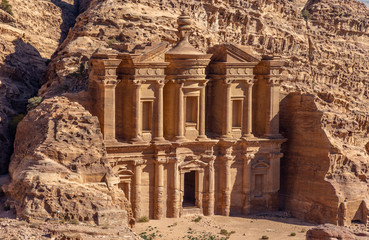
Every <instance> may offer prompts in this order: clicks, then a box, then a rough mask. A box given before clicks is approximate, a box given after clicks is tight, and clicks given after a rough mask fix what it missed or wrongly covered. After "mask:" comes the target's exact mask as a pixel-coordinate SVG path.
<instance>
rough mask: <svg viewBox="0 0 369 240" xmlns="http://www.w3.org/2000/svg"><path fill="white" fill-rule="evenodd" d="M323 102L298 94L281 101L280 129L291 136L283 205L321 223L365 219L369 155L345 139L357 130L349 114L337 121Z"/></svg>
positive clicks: (283, 163)
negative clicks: (350, 125)
mask: <svg viewBox="0 0 369 240" xmlns="http://www.w3.org/2000/svg"><path fill="white" fill-rule="evenodd" d="M320 96H321V97H323V95H322V94H321V95H320ZM324 99H327V98H324ZM331 99H333V96H331ZM323 102H324V101H323V100H322V98H320V97H317V96H314V95H310V94H299V93H293V94H289V95H287V96H286V97H284V99H283V100H282V101H281V114H280V116H281V132H282V133H283V135H284V136H286V137H287V138H288V142H286V143H285V144H284V147H283V151H284V158H283V159H282V160H281V191H280V194H281V206H282V207H284V208H285V209H286V210H288V211H290V212H291V213H292V214H293V215H295V216H297V217H299V218H302V219H305V220H308V221H313V222H317V223H322V222H328V223H333V224H340V225H345V226H346V225H350V224H351V221H353V220H355V221H361V222H362V223H366V221H367V214H368V211H367V202H368V192H367V188H368V183H367V179H368V167H369V157H368V155H367V154H366V153H365V152H364V149H363V148H360V147H355V146H354V145H351V146H350V147H349V146H348V144H349V143H345V139H342V132H341V131H343V133H344V135H347V134H348V132H350V131H352V132H355V131H354V128H350V127H349V126H346V125H345V124H347V123H348V122H349V121H350V119H349V118H347V119H345V121H344V122H341V127H338V126H335V125H337V124H338V125H340V122H339V121H337V119H339V117H342V116H340V115H337V113H335V114H334V113H332V112H331V111H332V110H333V109H335V107H333V106H331V107H330V108H326V107H325V106H324V104H322V103H323ZM342 124H343V125H342ZM332 126H335V127H332ZM337 131H338V132H337ZM340 132H341V134H338V133H340ZM342 204H343V206H341V205H342Z"/></svg>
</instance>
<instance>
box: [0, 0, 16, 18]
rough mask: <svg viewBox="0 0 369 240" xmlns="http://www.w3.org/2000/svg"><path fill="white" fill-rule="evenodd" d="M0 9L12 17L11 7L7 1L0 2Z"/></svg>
mask: <svg viewBox="0 0 369 240" xmlns="http://www.w3.org/2000/svg"><path fill="white" fill-rule="evenodd" d="M0 9H2V10H4V11H5V12H7V13H9V14H10V15H12V16H13V11H12V5H10V3H9V2H8V0H2V1H1V3H0Z"/></svg>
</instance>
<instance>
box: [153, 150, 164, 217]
mask: <svg viewBox="0 0 369 240" xmlns="http://www.w3.org/2000/svg"><path fill="white" fill-rule="evenodd" d="M166 163H167V159H166V154H165V152H164V151H159V152H158V153H157V154H156V159H155V199H154V218H155V219H162V218H164V217H165V211H164V201H165V198H164V181H165V180H164V164H166Z"/></svg>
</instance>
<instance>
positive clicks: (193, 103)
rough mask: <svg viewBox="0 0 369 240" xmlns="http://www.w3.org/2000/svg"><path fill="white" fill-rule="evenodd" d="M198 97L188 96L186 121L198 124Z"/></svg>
mask: <svg viewBox="0 0 369 240" xmlns="http://www.w3.org/2000/svg"><path fill="white" fill-rule="evenodd" d="M197 99H198V98H197V97H186V123H193V124H197Z"/></svg>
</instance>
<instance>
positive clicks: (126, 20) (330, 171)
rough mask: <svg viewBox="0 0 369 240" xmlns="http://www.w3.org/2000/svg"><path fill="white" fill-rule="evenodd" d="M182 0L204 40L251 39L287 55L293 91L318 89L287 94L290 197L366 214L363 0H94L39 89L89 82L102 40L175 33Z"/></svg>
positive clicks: (324, 218)
mask: <svg viewBox="0 0 369 240" xmlns="http://www.w3.org/2000/svg"><path fill="white" fill-rule="evenodd" d="M182 10H183V11H185V12H186V13H187V14H189V15H190V16H191V17H192V18H193V19H194V22H195V26H194V29H195V32H194V34H193V36H192V37H191V41H192V43H193V44H194V45H195V46H196V47H197V48H199V49H202V50H206V49H207V48H208V47H209V46H212V45H215V44H217V43H224V42H232V43H237V44H244V45H251V46H252V47H253V49H254V51H255V53H256V54H277V55H281V57H282V59H284V60H285V65H284V68H283V72H282V75H283V78H284V81H283V83H282V85H283V86H282V91H283V96H286V95H288V94H289V93H294V92H297V93H299V94H300V93H301V94H307V95H306V96H310V97H308V98H305V97H299V94H298V95H297V96H294V95H290V96H289V97H288V98H286V99H285V100H283V101H282V104H281V108H282V112H283V111H284V117H283V116H282V121H281V125H282V130H283V131H284V134H285V136H287V137H288V138H289V141H288V142H287V143H286V145H285V147H284V148H285V149H286V152H285V154H286V157H285V158H284V160H282V162H283V165H282V167H283V170H282V173H283V175H282V179H281V184H282V189H281V194H282V196H284V198H283V199H284V201H285V205H284V207H285V208H286V209H288V210H289V211H291V212H292V213H293V214H294V215H296V216H298V217H301V218H303V219H306V220H310V221H316V222H331V223H337V221H338V215H340V214H341V213H339V212H340V211H341V210H342V211H341V212H346V213H345V214H346V215H345V216H346V217H345V219H343V220H342V221H343V222H345V224H347V223H348V222H350V221H351V220H354V219H355V218H357V217H355V216H356V215H357V212H358V211H359V212H360V211H361V210H359V209H361V207H360V206H362V204H363V203H362V201H363V200H364V201H367V198H368V193H367V191H365V189H367V186H368V185H367V177H368V175H367V169H368V155H367V152H365V145H366V144H367V134H368V129H369V125H368V118H369V116H368V107H367V106H368V95H369V92H368V89H369V88H368V86H369V81H368V80H369V79H368V76H369V62H368V61H366V59H367V58H368V56H369V22H368V19H369V10H368V8H367V7H366V6H365V5H364V4H363V3H359V2H358V1H355V0H353V1H349V0H344V1H338V0H334V1H332V0H319V1H318V0H309V1H302V0H294V1H287V0H278V1H268V0H263V1H256V0H244V1H214V0H203V1H182V0H170V1H147V0H136V1H120V0H105V1H91V3H90V7H89V8H88V9H87V10H86V11H85V12H84V13H83V14H81V15H80V16H79V17H78V19H77V22H76V25H75V27H74V28H73V29H72V30H71V31H70V33H69V35H68V37H67V39H66V40H65V41H64V43H63V44H62V45H61V46H60V48H59V51H58V53H57V54H56V55H55V57H54V58H53V60H52V62H51V64H50V67H49V69H48V73H47V76H46V78H45V81H47V83H46V84H44V85H43V87H42V88H41V90H40V91H39V94H40V95H42V96H45V97H48V96H53V95H55V94H60V93H63V92H65V91H69V92H78V91H80V90H84V89H86V88H87V81H86V80H87V78H88V64H87V62H88V59H89V57H90V56H91V54H92V53H93V52H94V51H95V50H96V49H97V48H109V49H114V50H115V51H129V52H139V51H141V50H142V49H143V48H145V47H146V46H148V45H150V44H151V43H152V42H157V41H161V40H166V41H169V42H175V40H176V35H175V26H176V17H177V16H178V15H179V14H180V12H181V11H182ZM302 10H305V11H304V12H302ZM300 98H301V99H302V100H301V99H300ZM291 101H292V102H293V103H294V104H296V105H293V104H292V103H290V102H291ZM298 101H300V102H298ZM299 103H300V105H298V104H299ZM291 104H292V105H291ZM289 105H290V108H288V106H289ZM286 106H287V107H286ZM282 115H283V113H282ZM290 117H292V118H290ZM283 118H284V119H287V120H283ZM352 189H354V191H352ZM341 204H344V205H343V206H346V207H342V208H341V207H340V206H341ZM364 205H365V204H364ZM339 209H341V210H339ZM359 215H360V214H359ZM361 215H363V213H361ZM362 219H364V218H363V217H362ZM362 219H361V220H362Z"/></svg>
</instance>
